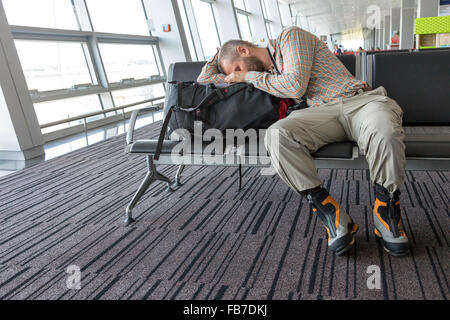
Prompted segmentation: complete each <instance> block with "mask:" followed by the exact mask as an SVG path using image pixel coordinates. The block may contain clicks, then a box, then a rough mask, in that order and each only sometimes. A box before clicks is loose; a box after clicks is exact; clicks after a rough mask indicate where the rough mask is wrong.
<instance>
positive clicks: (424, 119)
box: [371, 50, 450, 126]
mask: <svg viewBox="0 0 450 320" xmlns="http://www.w3.org/2000/svg"><path fill="white" fill-rule="evenodd" d="M371 58H372V63H373V69H372V71H373V72H372V86H373V87H374V88H376V87H379V86H383V87H385V88H386V90H387V93H388V96H389V97H391V98H392V99H394V100H396V101H397V102H398V104H399V105H400V107H401V108H402V109H403V125H405V126H408V125H429V126H433V125H435V126H437V125H450V90H449V84H450V63H449V61H450V50H442V51H423V52H400V53H379V54H374V55H371Z"/></svg>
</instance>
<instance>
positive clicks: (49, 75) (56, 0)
mask: <svg viewBox="0 0 450 320" xmlns="http://www.w3.org/2000/svg"><path fill="white" fill-rule="evenodd" d="M2 3H3V5H4V8H5V12H6V15H7V18H8V23H9V25H10V28H11V32H12V35H13V37H14V42H15V45H16V49H17V52H18V55H19V60H20V63H21V66H22V69H23V71H24V74H25V78H26V81H27V85H28V89H29V90H30V95H31V98H32V101H33V103H34V108H35V110H36V114H37V117H38V121H39V124H40V126H41V128H42V131H43V133H50V132H52V131H58V130H64V129H66V128H68V127H70V126H75V125H80V124H83V123H84V120H87V122H92V121H95V120H98V119H105V118H108V117H111V116H120V117H122V115H120V113H121V112H122V110H123V109H124V110H125V111H127V110H130V109H129V108H128V107H126V105H127V104H129V103H131V104H133V106H134V105H135V104H136V105H138V104H139V102H140V101H143V102H145V103H147V105H148V104H152V102H153V101H149V100H152V99H154V98H155V99H156V98H159V101H160V100H161V99H160V98H161V96H164V86H163V85H162V83H163V82H164V80H165V78H164V70H163V68H162V65H161V60H160V57H159V47H158V46H159V44H158V41H157V38H155V37H152V36H151V32H150V29H149V27H148V23H147V20H148V17H149V12H148V11H146V8H147V7H146V3H147V2H146V1H142V0H2ZM208 5H209V4H208ZM44 28H45V29H44ZM213 45H215V43H214V42H212V44H211V46H213ZM206 47H207V46H206ZM139 99H141V100H139ZM150 102H151V103H150ZM122 106H125V108H123V109H122V108H121V107H122ZM141 106H142V105H141ZM92 113H97V114H94V115H92ZM88 114H89V115H88ZM84 115H86V116H84ZM68 118H71V119H69V120H67V119H68ZM73 118H79V119H73ZM111 119H112V120H111V121H114V119H115V118H114V119H113V118H111ZM108 121H109V120H108ZM77 130H78V129H77ZM75 131H76V130H75ZM73 132H74V130H70V131H68V130H66V131H64V132H61V133H60V134H58V135H59V136H63V135H64V134H65V133H67V134H69V133H73ZM50 136H55V135H50ZM44 138H45V136H44Z"/></svg>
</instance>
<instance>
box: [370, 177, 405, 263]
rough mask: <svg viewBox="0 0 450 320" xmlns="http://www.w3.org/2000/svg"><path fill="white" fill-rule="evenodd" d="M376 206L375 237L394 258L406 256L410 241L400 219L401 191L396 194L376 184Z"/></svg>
mask: <svg viewBox="0 0 450 320" xmlns="http://www.w3.org/2000/svg"><path fill="white" fill-rule="evenodd" d="M375 195H376V199H375V206H374V207H373V220H374V224H375V235H376V236H377V238H378V239H379V240H380V241H381V243H382V245H383V248H384V250H386V252H388V253H389V254H391V255H393V256H404V255H407V254H408V252H409V241H408V237H407V236H406V233H405V231H404V230H403V226H402V220H401V217H400V199H399V196H400V191H399V190H397V191H395V192H394V193H389V191H388V190H387V189H385V188H383V187H382V186H380V185H377V184H375Z"/></svg>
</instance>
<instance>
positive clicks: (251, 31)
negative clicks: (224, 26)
mask: <svg viewBox="0 0 450 320" xmlns="http://www.w3.org/2000/svg"><path fill="white" fill-rule="evenodd" d="M231 2H232V5H233V9H234V11H235V13H236V24H237V27H238V30H239V37H240V38H241V40H243V36H242V31H241V25H240V24H239V20H238V19H237V15H239V14H240V15H243V16H245V17H246V19H245V20H246V21H247V24H248V29H249V30H250V36H251V38H252V39H253V37H254V31H253V28H252V25H251V23H250V17H251V16H252V13H251V12H249V11H248V9H247V4H246V2H245V0H244V1H243V3H244V8H245V10H244V9H241V8H238V7H236V6H235V5H234V1H231Z"/></svg>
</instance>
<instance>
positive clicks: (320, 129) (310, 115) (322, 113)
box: [265, 87, 405, 192]
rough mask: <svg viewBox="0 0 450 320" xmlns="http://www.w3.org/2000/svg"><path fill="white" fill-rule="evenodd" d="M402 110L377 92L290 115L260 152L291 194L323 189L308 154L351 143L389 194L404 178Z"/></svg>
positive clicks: (271, 131) (382, 92) (380, 90)
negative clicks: (344, 142)
mask: <svg viewBox="0 0 450 320" xmlns="http://www.w3.org/2000/svg"><path fill="white" fill-rule="evenodd" d="M402 115H403V112H402V109H401V108H400V107H399V106H398V104H397V103H396V102H395V101H394V100H392V99H390V98H388V97H387V96H386V90H385V89H384V88H383V87H379V88H377V89H375V90H372V91H366V92H363V91H360V92H359V93H358V94H357V95H355V96H353V97H350V98H342V99H340V100H339V101H338V102H337V103H328V104H324V105H321V106H319V107H311V108H307V109H302V110H297V111H294V112H292V113H291V114H290V115H289V116H288V117H287V118H285V119H282V120H279V121H278V122H276V123H275V124H273V125H272V126H271V127H270V128H269V129H268V130H267V133H266V136H265V146H266V149H267V150H268V152H269V155H270V158H271V162H272V165H273V167H274V168H275V170H276V171H277V173H278V174H279V175H280V177H281V178H282V179H283V180H284V181H285V182H286V183H287V184H288V185H289V186H290V187H291V188H292V189H293V190H295V191H296V192H301V191H304V190H307V189H311V188H315V187H317V186H319V185H321V184H322V181H321V180H320V179H319V177H318V175H317V170H316V167H315V165H314V162H313V159H312V157H311V153H313V152H315V151H317V150H318V149H319V148H321V147H322V146H324V145H326V144H328V143H332V142H339V141H347V140H351V141H355V142H356V143H357V144H358V146H359V147H360V149H361V150H363V152H364V154H365V156H366V159H367V162H368V164H369V169H370V177H371V180H372V182H375V183H377V184H379V185H381V186H383V187H385V188H386V189H388V190H389V191H390V192H394V191H396V190H397V189H399V187H400V185H402V183H403V180H404V176H405V145H404V143H403V140H404V138H405V133H404V131H403V128H402Z"/></svg>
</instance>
